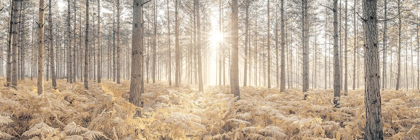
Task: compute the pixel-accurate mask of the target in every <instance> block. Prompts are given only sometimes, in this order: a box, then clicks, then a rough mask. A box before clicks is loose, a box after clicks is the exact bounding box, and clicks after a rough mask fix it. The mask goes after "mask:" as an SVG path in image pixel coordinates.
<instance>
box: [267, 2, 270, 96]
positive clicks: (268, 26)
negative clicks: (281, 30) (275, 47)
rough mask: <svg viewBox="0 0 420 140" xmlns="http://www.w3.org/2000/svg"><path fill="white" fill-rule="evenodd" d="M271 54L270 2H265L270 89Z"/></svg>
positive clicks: (268, 81) (268, 82)
mask: <svg viewBox="0 0 420 140" xmlns="http://www.w3.org/2000/svg"><path fill="white" fill-rule="evenodd" d="M270 71H271V52H270V1H269V0H268V1H267V84H268V88H271V79H270V77H271V75H270Z"/></svg>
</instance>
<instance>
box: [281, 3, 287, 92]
mask: <svg viewBox="0 0 420 140" xmlns="http://www.w3.org/2000/svg"><path fill="white" fill-rule="evenodd" d="M280 5H281V8H280V12H281V23H280V24H281V25H280V28H281V29H280V30H281V60H280V61H281V63H280V69H281V73H280V92H284V90H285V88H286V84H285V82H286V81H285V74H286V73H285V64H284V63H285V59H284V55H285V54H284V53H285V51H284V49H285V44H286V43H285V37H286V36H287V35H286V34H285V32H284V27H285V19H284V0H281V4H280Z"/></svg>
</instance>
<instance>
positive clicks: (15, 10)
mask: <svg viewBox="0 0 420 140" xmlns="http://www.w3.org/2000/svg"><path fill="white" fill-rule="evenodd" d="M20 3H21V1H19V0H15V2H14V3H13V4H14V5H13V26H12V33H13V37H12V38H11V39H12V40H13V42H12V52H11V55H12V62H11V66H12V67H11V68H12V69H11V78H12V87H13V88H16V86H17V79H18V77H17V76H18V75H17V71H18V69H17V51H18V47H17V45H18V39H19V34H18V31H19V29H18V26H19V22H20V21H19V11H20V6H19V5H20Z"/></svg>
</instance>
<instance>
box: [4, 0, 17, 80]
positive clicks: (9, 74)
mask: <svg viewBox="0 0 420 140" xmlns="http://www.w3.org/2000/svg"><path fill="white" fill-rule="evenodd" d="M11 7H12V8H11V11H10V23H9V34H8V36H7V38H8V39H7V41H8V44H7V62H6V81H7V83H6V86H7V87H9V86H10V85H11V82H12V62H11V58H12V48H13V43H12V40H13V36H14V34H15V32H14V31H15V29H14V28H13V27H15V26H16V25H15V23H16V21H15V16H16V15H15V9H16V0H12V2H11Z"/></svg>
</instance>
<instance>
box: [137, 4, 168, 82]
mask: <svg viewBox="0 0 420 140" xmlns="http://www.w3.org/2000/svg"><path fill="white" fill-rule="evenodd" d="M166 8H167V10H168V56H169V59H168V81H169V86H171V85H172V75H171V74H172V72H171V69H172V68H171V67H172V62H171V59H172V58H171V56H172V53H171V26H170V20H169V16H170V15H169V0H167V1H166ZM133 67H134V65H133Z"/></svg>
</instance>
